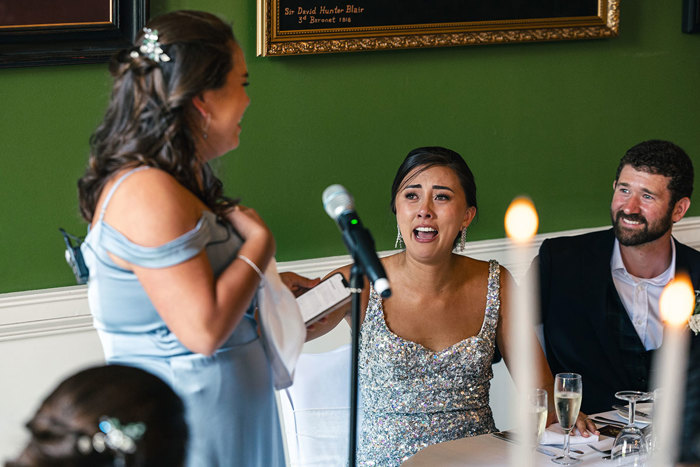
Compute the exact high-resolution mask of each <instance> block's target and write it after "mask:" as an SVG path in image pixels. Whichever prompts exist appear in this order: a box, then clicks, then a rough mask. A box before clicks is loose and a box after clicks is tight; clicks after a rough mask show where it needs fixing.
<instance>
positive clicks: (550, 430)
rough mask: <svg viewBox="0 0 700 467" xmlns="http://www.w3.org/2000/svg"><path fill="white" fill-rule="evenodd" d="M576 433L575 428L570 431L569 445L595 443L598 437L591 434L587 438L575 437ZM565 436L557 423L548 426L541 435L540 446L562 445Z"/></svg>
mask: <svg viewBox="0 0 700 467" xmlns="http://www.w3.org/2000/svg"><path fill="white" fill-rule="evenodd" d="M575 433H578V431H577V430H576V428H574V429H573V430H572V431H571V437H570V438H569V444H589V443H597V442H598V435H594V434H591V435H590V436H589V437H588V438H584V437H583V436H581V435H576V434H575ZM565 437H566V434H565V433H564V430H562V428H561V425H560V424H558V423H553V424H552V425H549V426H548V427H547V429H546V430H544V433H542V439H540V444H564V438H565Z"/></svg>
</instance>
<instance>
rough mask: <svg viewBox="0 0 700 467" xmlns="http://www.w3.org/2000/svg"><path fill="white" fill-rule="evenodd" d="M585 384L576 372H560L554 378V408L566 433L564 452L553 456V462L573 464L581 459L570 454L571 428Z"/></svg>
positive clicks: (573, 424) (574, 421) (579, 407)
mask: <svg viewBox="0 0 700 467" xmlns="http://www.w3.org/2000/svg"><path fill="white" fill-rule="evenodd" d="M582 394H583V384H582V383H581V375H579V374H576V373H558V374H557V375H556V377H555V378H554V408H555V409H556V411H557V419H558V420H559V424H560V425H561V427H562V428H563V429H564V432H565V433H566V438H565V439H564V454H563V455H561V456H558V457H554V458H552V462H554V463H556V464H562V465H572V464H577V463H579V462H581V459H578V458H576V457H571V456H570V455H569V438H570V437H571V430H573V429H574V426H576V419H577V418H578V412H579V410H580V409H581V397H582Z"/></svg>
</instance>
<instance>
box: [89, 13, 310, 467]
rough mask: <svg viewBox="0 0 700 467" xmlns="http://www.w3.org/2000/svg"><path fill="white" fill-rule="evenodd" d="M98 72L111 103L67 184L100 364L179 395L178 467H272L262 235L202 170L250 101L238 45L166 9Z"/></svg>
mask: <svg viewBox="0 0 700 467" xmlns="http://www.w3.org/2000/svg"><path fill="white" fill-rule="evenodd" d="M110 71H111V72H112V74H113V76H114V86H113V90H112V97H111V100H110V103H109V107H108V109H107V112H106V115H105V117H104V120H103V122H102V124H101V125H100V126H99V127H98V128H97V130H96V131H95V133H94V134H93V136H92V138H91V155H90V159H89V163H88V168H87V170H86V173H85V175H84V176H83V177H82V178H81V179H80V181H79V183H78V186H79V192H80V207H81V212H82V214H83V217H84V218H85V219H86V220H87V221H88V222H89V223H90V227H89V233H88V235H87V237H86V240H85V242H84V244H83V246H82V252H83V254H84V256H85V260H86V263H87V265H88V267H89V270H90V280H89V286H88V297H89V303H90V309H91V312H92V314H93V316H94V323H95V327H96V328H97V330H98V333H99V335H100V339H101V341H102V345H103V348H104V352H105V357H106V360H107V362H108V363H120V364H126V365H132V366H136V367H140V368H143V369H145V370H148V371H150V372H152V373H154V374H156V375H157V376H159V377H161V378H162V379H164V380H165V381H167V382H168V383H169V384H170V385H171V386H172V387H173V388H174V389H175V391H176V392H177V393H178V394H179V395H180V396H181V397H182V398H183V401H184V402H185V407H186V412H187V421H188V424H189V428H190V433H191V436H190V440H189V445H188V465H190V466H198V467H199V466H202V467H216V466H246V467H248V466H261V467H275V466H283V465H284V451H283V446H282V439H281V431H280V426H279V421H278V418H277V410H276V405H275V399H274V391H273V382H272V375H271V371H270V366H269V363H268V360H267V358H266V355H265V353H264V350H263V346H262V344H261V340H260V339H259V337H258V333H257V323H256V320H255V316H254V314H253V308H254V307H253V306H252V305H251V302H252V301H253V298H254V295H255V292H256V289H257V286H258V283H259V277H258V274H257V273H256V271H255V270H254V268H253V267H252V265H257V267H258V268H259V269H262V270H264V269H265V267H266V265H267V264H268V262H269V261H270V259H271V258H272V257H273V255H274V253H275V241H274V238H273V236H272V234H271V232H270V230H269V229H268V227H267V226H266V225H265V223H264V222H263V221H262V219H261V218H260V217H259V216H258V215H257V214H256V213H255V211H253V210H252V209H249V208H246V207H243V206H241V205H239V204H237V203H236V202H234V201H232V200H230V199H228V198H226V197H224V196H223V194H222V185H221V182H220V181H219V180H218V179H217V178H216V177H215V176H214V175H213V174H212V171H211V169H210V168H209V165H208V161H210V160H212V159H214V158H216V157H219V156H221V155H223V154H225V153H226V152H228V151H230V150H232V149H235V148H236V147H237V146H238V143H239V133H240V131H241V128H240V125H239V123H240V121H241V119H242V117H243V114H244V112H245V110H246V108H247V107H248V104H249V102H250V99H249V98H248V96H247V94H246V91H245V86H246V85H247V84H248V72H247V68H246V63H245V59H244V57H243V53H242V51H241V48H240V47H239V46H238V44H237V43H236V40H235V38H234V36H233V32H232V30H231V27H230V26H229V25H227V24H225V23H223V22H222V21H221V20H220V19H218V18H217V17H215V16H213V15H210V14H208V13H203V12H194V11H179V12H173V13H168V14H165V15H163V16H160V17H158V18H155V19H153V20H152V21H151V22H150V23H149V25H148V27H147V28H145V29H144V31H143V32H142V33H141V35H140V36H139V38H138V39H137V41H136V45H135V47H133V48H130V49H127V50H123V51H121V52H120V53H118V54H117V55H115V57H114V58H113V60H112V63H111V66H110ZM250 263H252V265H251V264H250ZM286 279H287V280H286V282H288V283H293V285H294V286H295V287H299V288H303V287H308V286H311V285H314V283H315V282H313V281H307V280H305V279H303V278H300V277H299V276H296V275H293V276H288V277H287V278H286Z"/></svg>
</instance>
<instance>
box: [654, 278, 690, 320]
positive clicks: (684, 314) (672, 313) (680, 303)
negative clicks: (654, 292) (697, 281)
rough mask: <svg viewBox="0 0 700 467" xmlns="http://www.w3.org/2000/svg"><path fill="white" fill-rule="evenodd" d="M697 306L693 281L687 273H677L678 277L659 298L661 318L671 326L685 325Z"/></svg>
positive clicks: (665, 288)
mask: <svg viewBox="0 0 700 467" xmlns="http://www.w3.org/2000/svg"><path fill="white" fill-rule="evenodd" d="M694 308H695V292H694V291H693V283H692V282H691V281H690V277H688V276H687V275H686V274H681V273H679V274H676V278H675V279H673V280H672V281H671V282H669V283H668V285H666V287H664V290H663V291H662V292H661V298H659V311H660V312H661V319H662V320H663V321H664V322H666V324H668V325H669V326H674V327H679V326H684V325H685V323H687V322H688V318H690V314H691V313H692V312H693V309H694Z"/></svg>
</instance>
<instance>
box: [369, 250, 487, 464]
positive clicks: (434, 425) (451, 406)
mask: <svg viewBox="0 0 700 467" xmlns="http://www.w3.org/2000/svg"><path fill="white" fill-rule="evenodd" d="M499 277H500V269H499V266H498V263H497V262H496V261H494V260H491V261H489V278H488V291H487V297H486V311H485V314H484V322H483V324H482V325H481V330H480V331H479V333H478V334H477V335H476V336H472V337H468V338H466V339H464V340H462V341H460V342H458V343H456V344H454V345H452V346H451V347H448V348H446V349H444V350H441V351H439V352H435V351H432V350H430V349H427V348H425V347H423V346H422V345H420V344H417V343H415V342H411V341H408V340H406V339H402V338H401V337H399V336H397V335H396V334H394V333H393V332H391V330H390V329H389V328H388V327H387V325H386V322H385V320H384V310H383V308H382V300H381V298H380V297H379V295H378V294H377V293H376V292H375V291H374V290H373V289H372V290H370V299H369V303H368V305H367V311H366V313H365V319H364V322H363V323H362V327H361V330H360V356H359V378H360V400H361V407H362V413H361V433H360V440H359V447H358V453H357V460H358V465H361V466H398V465H399V464H401V463H402V462H403V461H405V460H406V459H407V458H409V457H410V456H412V455H413V454H415V453H416V452H418V451H419V450H421V449H423V448H424V447H426V446H429V445H431V444H436V443H440V442H443V441H448V440H453V439H458V438H465V437H467V436H475V435H481V434H484V433H490V432H493V431H496V427H495V425H494V423H493V414H492V413H491V408H490V407H489V388H490V386H491V382H490V381H491V378H493V372H492V370H491V362H492V359H493V352H494V345H495V341H496V323H497V321H498V311H499V308H500V298H499V289H500V280H499Z"/></svg>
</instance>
